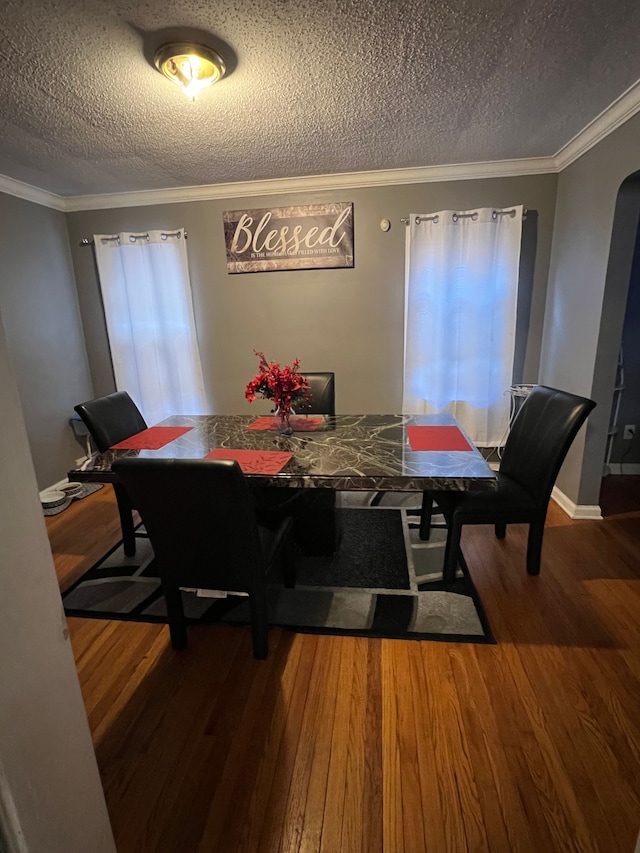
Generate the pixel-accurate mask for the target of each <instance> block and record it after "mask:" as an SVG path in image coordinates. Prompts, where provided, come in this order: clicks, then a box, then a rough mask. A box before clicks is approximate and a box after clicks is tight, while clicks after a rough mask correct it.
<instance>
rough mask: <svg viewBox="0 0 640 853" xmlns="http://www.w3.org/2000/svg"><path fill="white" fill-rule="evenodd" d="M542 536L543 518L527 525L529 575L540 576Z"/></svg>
mask: <svg viewBox="0 0 640 853" xmlns="http://www.w3.org/2000/svg"><path fill="white" fill-rule="evenodd" d="M543 536H544V516H543V517H542V518H541V519H540V518H539V519H536V520H535V521H532V522H531V523H530V524H529V538H528V539H527V572H528V573H529V574H530V575H539V574H540V558H541V556H542V537H543Z"/></svg>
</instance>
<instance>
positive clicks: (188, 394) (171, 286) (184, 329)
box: [93, 229, 206, 425]
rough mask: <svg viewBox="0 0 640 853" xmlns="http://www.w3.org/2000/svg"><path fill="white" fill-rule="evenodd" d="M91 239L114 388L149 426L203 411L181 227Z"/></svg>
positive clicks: (194, 328) (200, 373)
mask: <svg viewBox="0 0 640 853" xmlns="http://www.w3.org/2000/svg"><path fill="white" fill-rule="evenodd" d="M93 239H94V245H95V253H96V261H97V265H98V274H99V277H100V287H101V290H102V300H103V304H104V312H105V317H106V322H107V333H108V336H109V345H110V347H111V359H112V362H113V371H114V375H115V381H116V388H117V390H119V391H127V392H128V393H129V394H130V395H131V397H132V398H133V400H134V401H135V403H136V404H137V405H138V407H139V408H140V411H141V412H142V414H143V416H144V418H145V420H146V421H147V423H148V424H150V425H152V424H156V423H158V421H161V420H163V419H164V418H166V417H169V416H170V415H176V414H181V415H200V414H205V412H206V399H205V393H204V383H203V380H202V369H201V365H200V354H199V351H198V342H197V338H196V327H195V321H194V315H193V303H192V299H191V284H190V281H189V268H188V264H187V251H186V246H185V232H184V229H180V230H179V231H173V232H166V231H149V232H148V233H144V234H129V233H122V234H117V235H113V234H111V235H105V234H96V235H94V238H93Z"/></svg>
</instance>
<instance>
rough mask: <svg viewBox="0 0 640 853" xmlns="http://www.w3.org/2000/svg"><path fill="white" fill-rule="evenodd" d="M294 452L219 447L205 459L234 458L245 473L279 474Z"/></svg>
mask: <svg viewBox="0 0 640 853" xmlns="http://www.w3.org/2000/svg"><path fill="white" fill-rule="evenodd" d="M292 456H293V453H285V452H284V451H281V450H229V449H227V448H225V447H219V448H218V449H217V450H212V451H211V453H207V455H206V456H205V457H204V458H205V459H234V460H235V461H236V462H237V463H238V464H239V465H240V467H241V468H242V471H243V473H244V474H279V473H280V471H282V469H283V468H284V466H285V465H286V464H287V462H288V461H289V460H290V459H291V458H292Z"/></svg>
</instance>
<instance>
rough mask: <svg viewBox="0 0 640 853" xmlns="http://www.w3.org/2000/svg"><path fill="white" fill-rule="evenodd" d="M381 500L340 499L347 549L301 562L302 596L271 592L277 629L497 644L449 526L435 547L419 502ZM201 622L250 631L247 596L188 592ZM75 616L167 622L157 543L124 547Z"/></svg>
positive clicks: (439, 532) (81, 590)
mask: <svg viewBox="0 0 640 853" xmlns="http://www.w3.org/2000/svg"><path fill="white" fill-rule="evenodd" d="M372 495H373V493H365V494H362V493H360V494H358V495H351V494H349V493H342V495H341V496H340V504H341V506H340V508H339V509H338V513H339V522H340V530H341V539H340V547H339V549H338V551H337V552H336V553H335V554H334V555H331V556H327V557H304V556H299V558H298V565H297V583H296V587H295V589H285V588H284V587H283V586H282V585H281V582H280V579H279V578H275V577H274V578H273V579H272V582H271V583H270V585H269V621H270V624H271V625H274V626H276V625H277V626H281V627H284V628H288V629H291V630H294V631H301V632H307V633H324V634H347V635H349V634H351V635H355V636H370V637H386V638H395V639H398V638H401V639H416V640H448V641H459V642H465V641H466V642H476V643H493V642H495V641H494V639H493V636H492V634H491V629H490V628H489V625H488V622H487V619H486V616H485V614H484V610H483V608H482V603H481V602H480V599H479V597H478V594H477V592H476V590H475V587H474V586H473V583H472V581H471V578H470V577H469V573H468V571H467V568H466V566H465V565H461V566H460V567H459V571H458V577H457V579H456V581H455V583H454V584H449V585H445V584H444V583H443V582H442V580H441V577H442V559H443V555H444V544H445V540H446V529H445V527H444V524H443V523H442V520H441V519H438V517H437V516H434V522H435V523H436V525H437V526H436V528H435V529H434V530H432V534H431V539H430V541H429V542H421V541H420V539H419V537H418V523H419V509H417V508H416V507H415V506H411V504H414V505H415V502H416V496H415V495H406V496H402V495H401V496H398V495H391V493H388V494H387V495H385V496H384V498H383V500H382V502H381V504H380V506H377V507H368V506H367V505H366V504H367V502H368V501H370V499H371V497H372ZM182 595H183V600H184V606H185V613H186V615H187V617H188V619H189V620H190V621H191V622H192V623H203V622H206V623H210V622H227V623H234V624H248V622H249V607H248V600H247V598H246V597H243V596H239V595H228V596H226V595H225V594H224V593H220V594H219V596H223V597H211V594H210V593H208V592H205V591H202V592H201V593H200V594H199V593H198V591H183V593H182ZM63 601H64V607H65V612H66V613H67V615H69V616H83V617H89V618H99V619H100V618H102V619H126V620H134V621H140V622H166V611H165V606H164V599H163V597H162V592H161V587H160V581H159V579H158V577H157V576H156V574H155V571H154V563H153V552H152V550H151V545H150V542H149V540H148V539H137V553H136V555H135V557H126V556H125V555H124V552H123V551H122V547H121V545H119V546H117V547H116V548H115V549H114V550H113V551H111V552H110V553H109V554H107V555H106V556H105V557H104V558H103V559H102V560H101V561H100V562H99V563H98V564H97V565H96V566H94V567H93V568H92V569H90V570H89V571H88V572H87V573H86V574H85V575H83V577H82V578H80V580H79V581H78V582H77V583H76V584H75V585H74V586H73V587H71V588H70V589H69V590H68V591H67V592H66V593H65V594H64V595H63Z"/></svg>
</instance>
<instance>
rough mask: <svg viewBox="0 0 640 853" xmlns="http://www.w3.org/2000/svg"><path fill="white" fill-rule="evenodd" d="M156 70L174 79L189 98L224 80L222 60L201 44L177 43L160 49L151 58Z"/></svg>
mask: <svg viewBox="0 0 640 853" xmlns="http://www.w3.org/2000/svg"><path fill="white" fill-rule="evenodd" d="M154 63H155V66H156V68H157V69H158V71H160V72H161V73H162V74H164V76H165V77H168V78H169V80H173V82H174V83H177V85H178V86H180V88H181V89H182V91H183V92H184V93H185V95H186V96H187V97H188V98H195V96H196V95H198V94H199V93H200V92H201V91H202V90H203V89H206V88H207V86H211V84H212V83H215V82H216V81H217V80H221V79H222V78H223V77H224V74H225V71H226V70H227V68H226V66H225V64H224V60H223V59H222V57H221V56H219V55H218V54H217V53H216V52H215V50H212V49H211V48H210V47H205V46H204V45H203V44H192V43H190V42H178V43H175V44H165V45H163V46H162V47H159V48H158V50H157V51H156V55H155V57H154Z"/></svg>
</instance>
